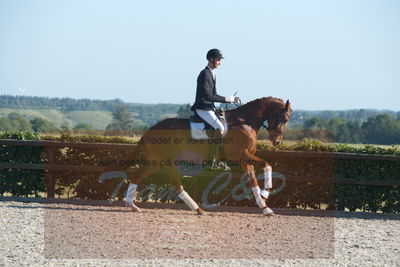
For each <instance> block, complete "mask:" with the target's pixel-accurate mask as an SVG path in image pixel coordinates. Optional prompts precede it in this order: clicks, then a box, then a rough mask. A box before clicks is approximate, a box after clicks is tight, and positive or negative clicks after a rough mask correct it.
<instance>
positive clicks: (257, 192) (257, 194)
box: [251, 186, 274, 216]
mask: <svg viewBox="0 0 400 267" xmlns="http://www.w3.org/2000/svg"><path fill="white" fill-rule="evenodd" d="M251 189H252V190H253V195H254V198H255V199H256V202H257V205H258V206H259V207H260V209H262V211H263V214H264V215H267V216H271V215H274V212H273V211H272V210H271V209H270V208H268V207H267V204H265V201H264V199H263V198H262V197H261V195H260V191H261V190H260V187H259V186H255V187H252V188H251Z"/></svg>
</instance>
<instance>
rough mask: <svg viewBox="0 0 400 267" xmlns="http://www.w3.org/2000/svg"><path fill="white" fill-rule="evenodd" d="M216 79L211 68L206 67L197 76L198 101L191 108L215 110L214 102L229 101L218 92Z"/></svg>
mask: <svg viewBox="0 0 400 267" xmlns="http://www.w3.org/2000/svg"><path fill="white" fill-rule="evenodd" d="M215 85H216V81H215V80H214V79H213V75H212V72H211V70H210V69H209V68H208V67H206V68H205V69H204V70H202V71H201V72H200V74H199V76H198V77H197V89H196V101H195V102H194V104H193V106H192V107H191V110H193V111H195V110H196V109H205V110H215V106H214V102H221V103H227V102H226V101H225V97H223V96H220V95H218V94H217V89H216V86H215Z"/></svg>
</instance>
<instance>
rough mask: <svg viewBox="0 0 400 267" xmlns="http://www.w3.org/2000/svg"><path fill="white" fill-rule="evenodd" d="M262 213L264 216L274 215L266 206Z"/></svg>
mask: <svg viewBox="0 0 400 267" xmlns="http://www.w3.org/2000/svg"><path fill="white" fill-rule="evenodd" d="M263 214H264V215H265V216H274V215H275V213H274V212H273V210H271V209H270V208H268V207H266V208H264V209H263Z"/></svg>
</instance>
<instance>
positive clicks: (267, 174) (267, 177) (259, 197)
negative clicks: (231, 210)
mask: <svg viewBox="0 0 400 267" xmlns="http://www.w3.org/2000/svg"><path fill="white" fill-rule="evenodd" d="M248 159H250V160H251V161H253V163H254V164H255V165H257V166H260V165H261V166H262V169H263V171H264V172H263V176H264V189H262V190H261V189H260V187H259V185H258V182H257V178H256V175H255V172H254V165H250V164H247V165H244V166H243V167H244V170H245V171H246V173H247V176H248V177H249V179H250V185H251V189H252V191H253V195H254V198H255V199H256V202H257V205H258V206H259V207H260V208H261V209H262V210H263V214H264V215H273V214H274V212H273V211H272V210H271V209H270V208H268V207H267V205H266V204H265V200H264V199H267V198H268V196H269V190H270V188H272V168H271V166H270V165H269V164H268V163H267V162H266V161H264V160H262V159H260V158H258V157H256V156H254V155H252V154H249V155H248Z"/></svg>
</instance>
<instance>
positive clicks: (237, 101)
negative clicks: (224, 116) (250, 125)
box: [233, 96, 242, 104]
mask: <svg viewBox="0 0 400 267" xmlns="http://www.w3.org/2000/svg"><path fill="white" fill-rule="evenodd" d="M241 102H242V101H241V100H240V98H239V97H238V96H235V99H234V100H233V103H234V104H240V103H241Z"/></svg>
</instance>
